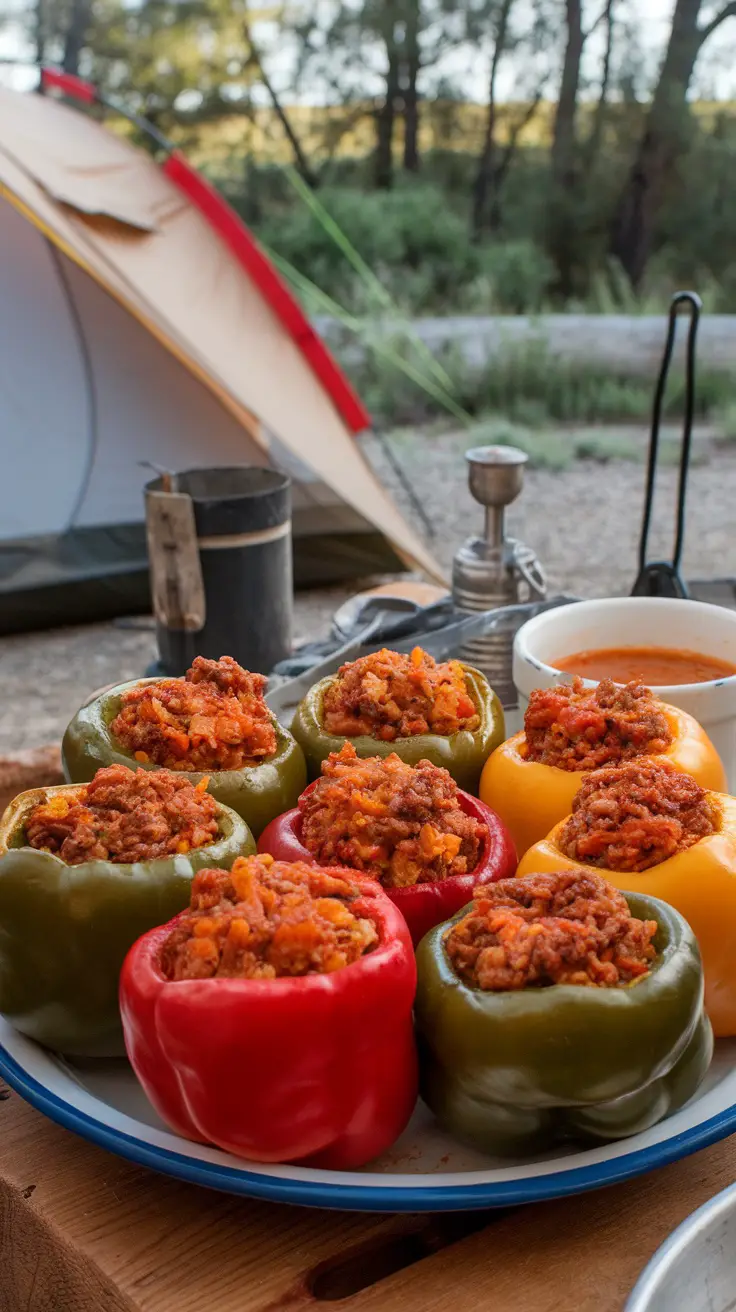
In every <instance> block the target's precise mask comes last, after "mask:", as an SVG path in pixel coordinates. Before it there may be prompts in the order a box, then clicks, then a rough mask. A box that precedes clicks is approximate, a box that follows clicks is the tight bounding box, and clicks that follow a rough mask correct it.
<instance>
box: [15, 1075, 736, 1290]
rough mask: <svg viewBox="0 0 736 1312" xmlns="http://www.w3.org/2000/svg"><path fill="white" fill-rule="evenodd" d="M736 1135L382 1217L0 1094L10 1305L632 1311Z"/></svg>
mask: <svg viewBox="0 0 736 1312" xmlns="http://www.w3.org/2000/svg"><path fill="white" fill-rule="evenodd" d="M735 1174H736V1138H732V1139H729V1140H727V1141H726V1142H725V1143H721V1144H717V1145H715V1146H714V1147H713V1148H710V1149H708V1150H707V1151H705V1152H703V1153H700V1154H697V1155H696V1156H694V1157H690V1158H687V1159H686V1160H685V1161H683V1162H678V1163H676V1164H675V1165H673V1166H669V1167H666V1168H664V1169H663V1170H661V1171H658V1172H654V1173H653V1174H651V1175H647V1176H644V1177H643V1178H641V1179H640V1180H635V1181H632V1182H630V1183H628V1184H624V1185H617V1186H615V1187H612V1188H609V1189H605V1190H601V1191H599V1192H598V1193H595V1194H587V1195H584V1196H581V1197H579V1198H570V1199H566V1200H562V1201H558V1202H551V1203H544V1204H540V1205H536V1206H533V1207H527V1208H519V1209H515V1210H512V1211H505V1212H495V1213H488V1212H486V1213H483V1214H467V1213H466V1214H460V1215H455V1216H447V1217H434V1218H431V1217H430V1218H424V1217H381V1216H365V1215H361V1214H359V1213H354V1214H351V1213H346V1212H324V1211H310V1210H307V1209H301V1208H289V1207H283V1206H277V1205H275V1204H269V1203H258V1202H250V1201H248V1200H243V1199H234V1198H230V1197H228V1196H226V1195H221V1194H215V1193H209V1192H207V1191H206V1190H203V1189H200V1188H197V1187H195V1186H193V1185H187V1184H179V1183H178V1182H176V1181H174V1180H169V1179H165V1178H163V1177H160V1176H156V1175H154V1174H153V1173H152V1172H148V1171H145V1170H143V1169H141V1168H140V1167H137V1166H132V1165H129V1164H128V1163H126V1162H124V1161H122V1160H120V1159H118V1158H115V1157H113V1156H111V1155H109V1154H106V1153H105V1152H104V1151H103V1150H102V1149H99V1148H95V1147H93V1146H92V1145H91V1144H88V1143H85V1142H84V1141H83V1140H81V1139H77V1138H75V1137H74V1136H73V1135H71V1134H70V1133H68V1132H67V1131H65V1130H61V1129H59V1128H57V1127H56V1126H54V1125H52V1124H51V1122H49V1121H47V1120H45V1119H44V1118H43V1117H42V1116H40V1115H39V1114H38V1113H37V1112H35V1111H33V1110H32V1109H31V1108H30V1107H27V1106H26V1105H25V1104H24V1103H23V1102H22V1101H21V1099H20V1098H19V1097H18V1096H17V1095H16V1094H14V1093H11V1092H10V1091H9V1090H4V1091H3V1089H2V1087H0V1308H1V1309H2V1312H304V1310H305V1309H309V1310H310V1312H317V1309H319V1308H320V1307H324V1308H325V1312H328V1310H329V1306H330V1304H334V1303H335V1302H339V1307H340V1308H341V1309H342V1310H343V1312H621V1309H622V1308H623V1305H624V1302H625V1300H626V1297H627V1295H628V1293H629V1291H630V1289H631V1287H632V1286H633V1284H634V1282H635V1280H636V1278H637V1276H638V1275H639V1273H640V1271H641V1269H642V1267H643V1266H644V1265H645V1264H646V1262H647V1261H648V1260H649V1258H650V1257H651V1256H652V1254H653V1253H654V1251H655V1250H656V1248H657V1247H658V1246H659V1244H660V1243H661V1242H662V1240H663V1239H665V1237H666V1236H667V1235H668V1234H669V1233H670V1231H671V1230H672V1229H673V1228H674V1227H675V1226H676V1225H678V1224H679V1223H680V1221H682V1220H684V1218H685V1217H686V1216H687V1215H688V1214H689V1213H690V1212H691V1211H692V1210H693V1209H694V1208H695V1207H698V1206H699V1205H700V1204H701V1203H703V1202H705V1201H706V1199H708V1198H710V1197H712V1195H713V1194H715V1193H717V1192H718V1191H719V1190H720V1189H722V1188H724V1187H725V1186H726V1185H727V1184H730V1183H731V1181H732V1180H733V1179H734V1176H735Z"/></svg>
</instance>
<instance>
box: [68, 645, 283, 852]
mask: <svg viewBox="0 0 736 1312" xmlns="http://www.w3.org/2000/svg"><path fill="white" fill-rule="evenodd" d="M228 662H229V663H230V667H231V668H230V669H228V668H227V664H228ZM198 664H201V665H202V666H204V667H205V672H207V671H208V670H209V671H210V672H212V671H213V672H214V673H213V677H212V679H211V680H210V681H209V682H207V680H202V681H200V682H199V683H193V682H189V680H190V676H191V675H192V670H195V669H196V667H197V665H198ZM192 670H190V671H189V673H188V674H187V675H186V677H185V679H165V680H156V679H138V680H136V681H134V682H131V683H122V684H119V685H118V686H117V687H115V688H112V689H109V690H108V691H106V692H104V693H102V694H101V695H100V696H98V697H96V698H95V699H94V700H93V701H91V702H89V703H88V704H87V705H86V706H83V707H82V708H81V710H79V711H78V712H77V714H76V715H75V716H74V719H73V720H72V722H71V724H70V725H69V727H68V729H67V731H66V733H65V734H64V739H63V742H62V749H61V755H62V764H63V767H64V774H65V776H66V778H67V779H68V780H69V781H70V782H71V783H86V782H87V781H88V780H90V779H91V778H92V776H93V775H94V773H95V771H96V770H98V769H99V768H100V766H105V765H113V764H122V765H128V766H131V765H132V766H135V765H139V766H142V767H143V768H144V769H146V770H154V769H157V768H159V767H160V766H164V767H167V768H169V769H175V770H177V771H178V772H179V773H182V774H185V775H186V778H188V779H190V780H191V782H192V783H195V784H196V783H197V782H199V780H200V779H203V778H205V777H207V778H209V791H210V792H211V793H212V796H213V797H216V798H217V800H218V801H219V802H222V803H223V805H224V806H229V807H230V808H231V809H232V810H233V811H237V813H238V815H240V816H242V818H243V819H244V820H245V822H246V824H247V825H248V826H249V828H250V829H251V830H252V831H253V833H254V834H255V836H256V838H257V837H258V835H259V834H260V833H261V832H262V830H263V829H265V827H266V825H267V824H269V823H270V821H271V820H273V819H274V817H275V816H277V815H281V813H282V812H283V811H288V810H289V809H290V808H291V807H292V806H295V805H296V801H297V798H298V797H299V794H300V793H301V792H302V790H303V788H304V786H305V784H306V782H307V776H306V766H305V763H304V756H303V754H302V750H301V748H300V747H299V745H298V744H297V743H296V742H295V741H294V739H293V737H292V736H291V734H290V733H288V732H287V730H286V729H284V728H282V726H281V725H280V724H279V723H278V721H277V720H276V719H275V717H274V716H273V715H272V713H271V712H270V711H269V710H268V707H266V706H265V703H264V702H263V698H262V695H260V693H259V692H255V693H254V692H253V691H250V692H248V693H246V696H247V697H248V698H249V702H250V706H251V708H252V709H254V710H255V712H256V713H258V714H260V726H259V725H258V723H257V725H256V727H260V728H261V729H263V727H264V726H265V727H266V729H267V731H268V733H269V734H270V735H271V744H270V746H271V747H272V749H273V750H271V751H269V753H268V754H267V755H264V756H263V757H262V758H261V759H260V760H259V761H258V763H256V764H241V763H238V768H229V769H222V768H218V760H219V759H227V757H228V756H235V750H237V749H240V748H241V747H242V748H243V751H240V756H243V755H244V754H245V752H246V750H247V746H248V744H247V742H245V743H243V742H239V741H238V740H237V734H238V732H239V730H240V725H239V722H238V719H237V716H238V715H239V714H240V713H241V712H242V706H241V705H240V704H239V703H238V701H237V698H236V696H235V694H234V693H233V692H232V691H230V690H229V689H228V687H227V684H226V683H225V680H226V679H228V678H230V679H232V678H233V671H235V672H236V673H235V676H234V677H235V678H237V677H240V676H242V679H243V680H244V681H246V680H247V681H250V682H251V683H252V684H256V683H257V684H258V685H265V682H266V681H265V679H263V678H262V677H261V676H260V675H251V674H249V673H248V672H247V671H244V670H241V669H240V666H238V665H236V663H235V662H234V661H230V658H229V657H223V658H222V660H221V661H208V662H205V661H202V658H199V657H198V658H197V660H196V661H195V663H194V666H193V667H192ZM223 671H224V674H223ZM218 677H220V679H221V681H222V682H223V683H224V686H223V687H220V686H218V684H217V682H216V680H217V678H218ZM203 683H205V684H206V687H205V695H206V696H209V698H210V701H213V704H214V708H215V712H217V710H218V707H221V709H222V712H223V713H224V715H225V716H226V717H227V716H229V717H230V718H229V720H226V723H227V724H228V730H227V732H228V734H229V738H228V741H227V742H226V743H224V744H218V743H216V742H215V741H208V740H206V739H204V740H199V739H197V738H196V732H195V731H196V727H197V724H198V723H199V724H201V723H202V722H203V721H204V724H205V730H204V732H207V726H208V725H211V724H213V723H214V724H215V725H216V724H217V723H218V721H217V718H216V715H215V713H212V714H210V715H209V716H208V717H204V716H202V715H201V714H200V715H199V717H198V719H195V718H194V714H193V710H192V707H189V708H187V707H186V706H185V707H184V708H183V710H182V709H181V708H180V712H179V713H178V714H177V715H174V714H173V713H172V712H171V711H170V705H171V704H172V698H173V696H175V695H177V694H178V693H179V692H183V693H184V694H187V695H188V696H197V697H201V696H202V684H203ZM144 689H153V690H155V693H156V694H157V696H156V698H155V705H156V706H157V707H159V708H160V707H161V705H162V703H165V702H166V699H167V698H168V704H164V705H163V712H162V713H165V714H166V715H167V716H168V721H163V722H162V724H161V725H160V726H159V725H154V726H153V730H150V731H149V737H150V735H151V732H154V733H155V732H158V730H159V728H163V729H164V730H166V732H167V733H168V734H169V737H168V738H160V739H159V741H158V742H155V744H154V745H155V746H157V747H158V748H160V754H159V755H158V756H157V755H156V753H155V751H153V752H151V751H136V750H135V749H134V747H132V746H131V745H129V744H127V743H123V742H122V741H121V740H120V738H119V737H118V736H117V735H116V734H115V733H114V732H113V730H112V727H111V726H112V725H113V723H114V722H116V721H118V722H119V717H120V714H121V711H122V710H123V709H124V708H125V707H126V706H127V705H129V703H130V701H131V697H137V696H139V694H140V692H141V691H142V690H144ZM172 690H173V692H172ZM213 699H214V700H213ZM176 705H177V706H178V702H177V703H176ZM233 708H234V709H233ZM193 709H194V713H196V711H197V706H196V705H195V706H194V708H193ZM192 723H194V726H195V730H194V731H192V732H189V730H190V728H191V725H192ZM142 727H143V729H146V727H147V726H146V725H145V723H144V724H143V726H142ZM133 741H136V740H135V739H134V740H133ZM140 741H142V742H145V744H146V746H148V738H145V737H143V738H141V739H140ZM172 744H173V746H172ZM203 744H204V745H203ZM190 749H191V751H192V752H193V755H194V757H195V760H197V759H198V758H202V759H201V763H200V768H195V766H194V765H193V766H192V768H191V769H187V768H186V762H187V753H188V752H189V751H190ZM177 754H179V756H180V758H181V759H179V760H176V761H175V760H174V758H175V756H176V755H177ZM235 759H237V757H235Z"/></svg>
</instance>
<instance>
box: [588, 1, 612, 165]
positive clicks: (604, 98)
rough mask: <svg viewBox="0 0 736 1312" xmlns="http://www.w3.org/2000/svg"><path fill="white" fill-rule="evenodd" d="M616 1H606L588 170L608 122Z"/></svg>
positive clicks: (594, 161) (594, 158)
mask: <svg viewBox="0 0 736 1312" xmlns="http://www.w3.org/2000/svg"><path fill="white" fill-rule="evenodd" d="M615 4H616V0H606V8H605V12H604V15H603V21H604V22H605V24H606V49H605V53H604V55H603V69H602V71H601V89H600V91H599V93H598V102H597V104H596V107H595V112H594V114H593V126H592V128H591V131H590V136H589V138H588V145H587V148H586V155H587V157H588V168H589V169H591V168H595V166H596V162H597V160H598V155H599V154H600V149H601V142H602V141H603V129H604V127H605V122H606V109H607V107H608V91H609V87H610V83H611V55H612V54H613V31H614V21H613V10H614V7H615Z"/></svg>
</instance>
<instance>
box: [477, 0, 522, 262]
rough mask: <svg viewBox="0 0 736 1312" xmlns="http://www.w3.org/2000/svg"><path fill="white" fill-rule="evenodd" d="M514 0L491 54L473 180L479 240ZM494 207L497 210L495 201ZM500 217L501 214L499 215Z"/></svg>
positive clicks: (508, 0) (501, 18)
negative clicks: (498, 86)
mask: <svg viewBox="0 0 736 1312" xmlns="http://www.w3.org/2000/svg"><path fill="white" fill-rule="evenodd" d="M513 3H514V0H502V4H501V7H500V9H499V11H498V16H497V18H496V31H495V41H494V44H493V56H492V58H491V72H490V76H489V79H488V111H487V113H486V126H485V132H484V134H483V145H482V146H481V151H480V155H479V156H478V164H477V168H476V173H475V180H474V182H473V204H472V212H471V232H472V236H473V239H474V240H475V241H478V240H479V239H480V237H481V236H482V234H483V229H484V228H485V226H486V221H487V210H488V202H489V198H492V196H493V192H494V190H495V180H496V77H497V75H498V66H499V64H500V62H501V56H502V55H503V53H504V50H505V48H506V38H507V34H508V27H509V15H510V13H511V7H512V5H513ZM491 210H492V211H494V212H497V211H498V206H496V205H495V204H494V203H493V201H492V203H491ZM499 217H500V216H499Z"/></svg>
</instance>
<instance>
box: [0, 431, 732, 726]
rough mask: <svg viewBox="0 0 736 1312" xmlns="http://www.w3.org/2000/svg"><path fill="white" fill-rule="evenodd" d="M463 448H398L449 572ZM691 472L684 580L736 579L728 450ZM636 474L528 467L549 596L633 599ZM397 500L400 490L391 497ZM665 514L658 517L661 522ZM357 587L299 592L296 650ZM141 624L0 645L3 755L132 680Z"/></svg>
mask: <svg viewBox="0 0 736 1312" xmlns="http://www.w3.org/2000/svg"><path fill="white" fill-rule="evenodd" d="M466 445H467V439H466V438H463V436H462V435H457V434H448V435H446V436H444V437H437V436H432V437H424V436H422V435H417V436H416V437H415V438H413V439H411V440H403V441H402V443H401V445H400V447H399V453H400V458H401V461H402V463H403V465H404V468H405V470H406V472H407V474H408V475H409V477H410V479H411V481H412V482H413V484H414V487H415V489H416V491H417V493H418V495H419V496H420V497H421V499H422V501H423V502H424V504H425V506H426V509H427V511H428V513H429V515H430V517H431V519H432V521H433V523H434V525H435V530H436V537H435V543H434V550H435V553H436V555H437V556H438V558H439V559H440V561H441V562H442V563H443V564H444V565H445V566H449V564H450V562H451V560H452V556H453V553H454V552H455V550H456V549H457V547H458V545H459V543H460V542H461V541H462V540H463V539H464V538H465V537H466V536H467V535H468V533H469V532H472V531H473V529H474V528H475V527H476V526H477V527H478V528H480V524H481V521H482V515H481V512H480V508H479V507H476V506H475V505H474V503H473V502H472V501H471V499H470V495H469V493H468V491H467V483H466V473H465V465H464V461H463V458H462V454H463V451H464V449H465V447H466ZM370 454H371V458H372V459H374V460H375V463H376V466H377V468H378V469H379V472H380V473H381V475H382V476H383V477H384V478H385V481H386V483H387V484H389V485H391V484H392V483H393V481H394V480H393V479H392V476H391V474H390V471H389V470H388V469H386V468H385V467H384V465H383V464H382V457H381V453H380V449H379V450H378V451H376V452H371V453H370ZM700 457H701V460H702V461H703V462H702V463H700V464H698V465H696V467H694V468H693V469H692V471H691V475H690V489H689V501H688V507H689V511H688V525H687V536H686V551H685V573H686V576H687V577H688V578H690V579H695V578H699V577H701V578H702V577H706V578H707V577H711V576H717V575H736V532H735V531H734V514H733V503H734V492H736V447H733V448H731V447H728V446H720V447H719V446H717V445H711V444H710V443H709V444H708V451H707V460H706V459H703V451H702V449H701V452H700ZM676 482H677V472H676V470H675V469H673V468H667V469H662V470H661V472H660V475H659V489H660V495H659V499H658V507H657V516H656V524H655V531H654V532H653V534H652V538H651V548H650V554H651V555H652V556H655V557H664V558H666V557H667V556H669V555H670V552H671V545H672V523H673V514H674V512H673V509H672V508H673V506H674V499H675V492H676ZM643 483H644V470H643V467H642V465H640V464H634V463H626V462H623V461H621V462H620V461H614V462H609V463H607V464H598V463H593V462H589V461H582V462H578V463H577V464H575V465H574V466H572V467H571V468H570V469H569V470H565V471H563V472H550V471H546V470H531V471H530V472H529V473H528V475H527V479H526V486H525V490H524V493H523V495H522V497H521V498H520V500H519V502H518V503H517V505H516V506H514V507H512V509H511V512H510V514H509V531H510V532H511V533H512V534H514V535H515V536H517V537H520V538H522V539H523V540H524V541H525V542H527V543H528V544H529V545H530V546H532V547H533V548H534V549H535V551H537V553H538V554H539V556H540V559H541V560H542V562H543V563H544V565H545V566H546V568H547V571H548V574H549V579H550V585H551V588H552V589H554V590H558V589H564V590H566V591H571V592H575V593H578V594H579V595H581V596H586V597H596V596H610V595H616V594H619V595H620V594H625V593H627V592H629V591H630V589H631V586H632V583H633V580H634V576H635V573H636V548H637V540H638V533H639V520H640V516H641V508H642V498H643ZM396 496H397V500H399V501H401V500H402V495H401V490H400V489H398V490H397V491H396ZM660 512H661V513H660ZM355 590H357V586H356V587H353V588H333V589H329V590H328V589H323V590H321V591H318V592H311V593H300V594H298V595H297V597H296V601H295V615H294V633H295V637H296V639H297V641H298V642H299V641H304V640H305V639H310V638H317V637H320V636H321V635H323V634H324V633H325V632H326V630H327V628H328V626H329V620H330V616H331V615H332V613H333V611H334V610H335V609H336V607H337V606H338V605H339V604H340V603H341V602H342V601H343V600H344V599H345V598H346V597H347V596H349V595H350V593H351V592H352V591H355ZM154 653H155V642H154V636H153V632H152V630H151V628H150V625H147V624H146V621H141V620H137V621H136V620H129V621H124V622H123V623H122V624H120V623H118V624H116V625H113V624H98V625H89V626H85V627H83V628H73V629H57V630H52V631H50V632H46V633H32V634H24V635H19V636H15V637H10V638H2V639H0V679H1V680H2V687H3V693H4V699H3V703H4V704H3V706H2V710H0V752H8V751H12V750H13V749H16V748H20V747H35V746H41V745H43V744H45V743H49V742H53V741H54V740H55V739H57V738H58V737H59V735H60V734H61V732H62V731H63V729H64V726H65V725H66V724H67V722H68V720H69V719H70V718H71V716H72V714H73V713H74V711H75V710H76V708H77V707H78V706H79V705H80V704H81V702H82V701H83V700H84V699H85V698H86V697H87V696H88V695H89V693H90V691H91V690H93V689H95V688H97V687H101V686H103V685H105V684H108V683H113V682H117V681H122V680H124V679H130V678H136V677H138V676H140V675H141V674H142V673H143V671H144V670H145V667H146V665H147V664H148V663H149V662H150V661H151V660H152V659H153V658H154Z"/></svg>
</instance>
